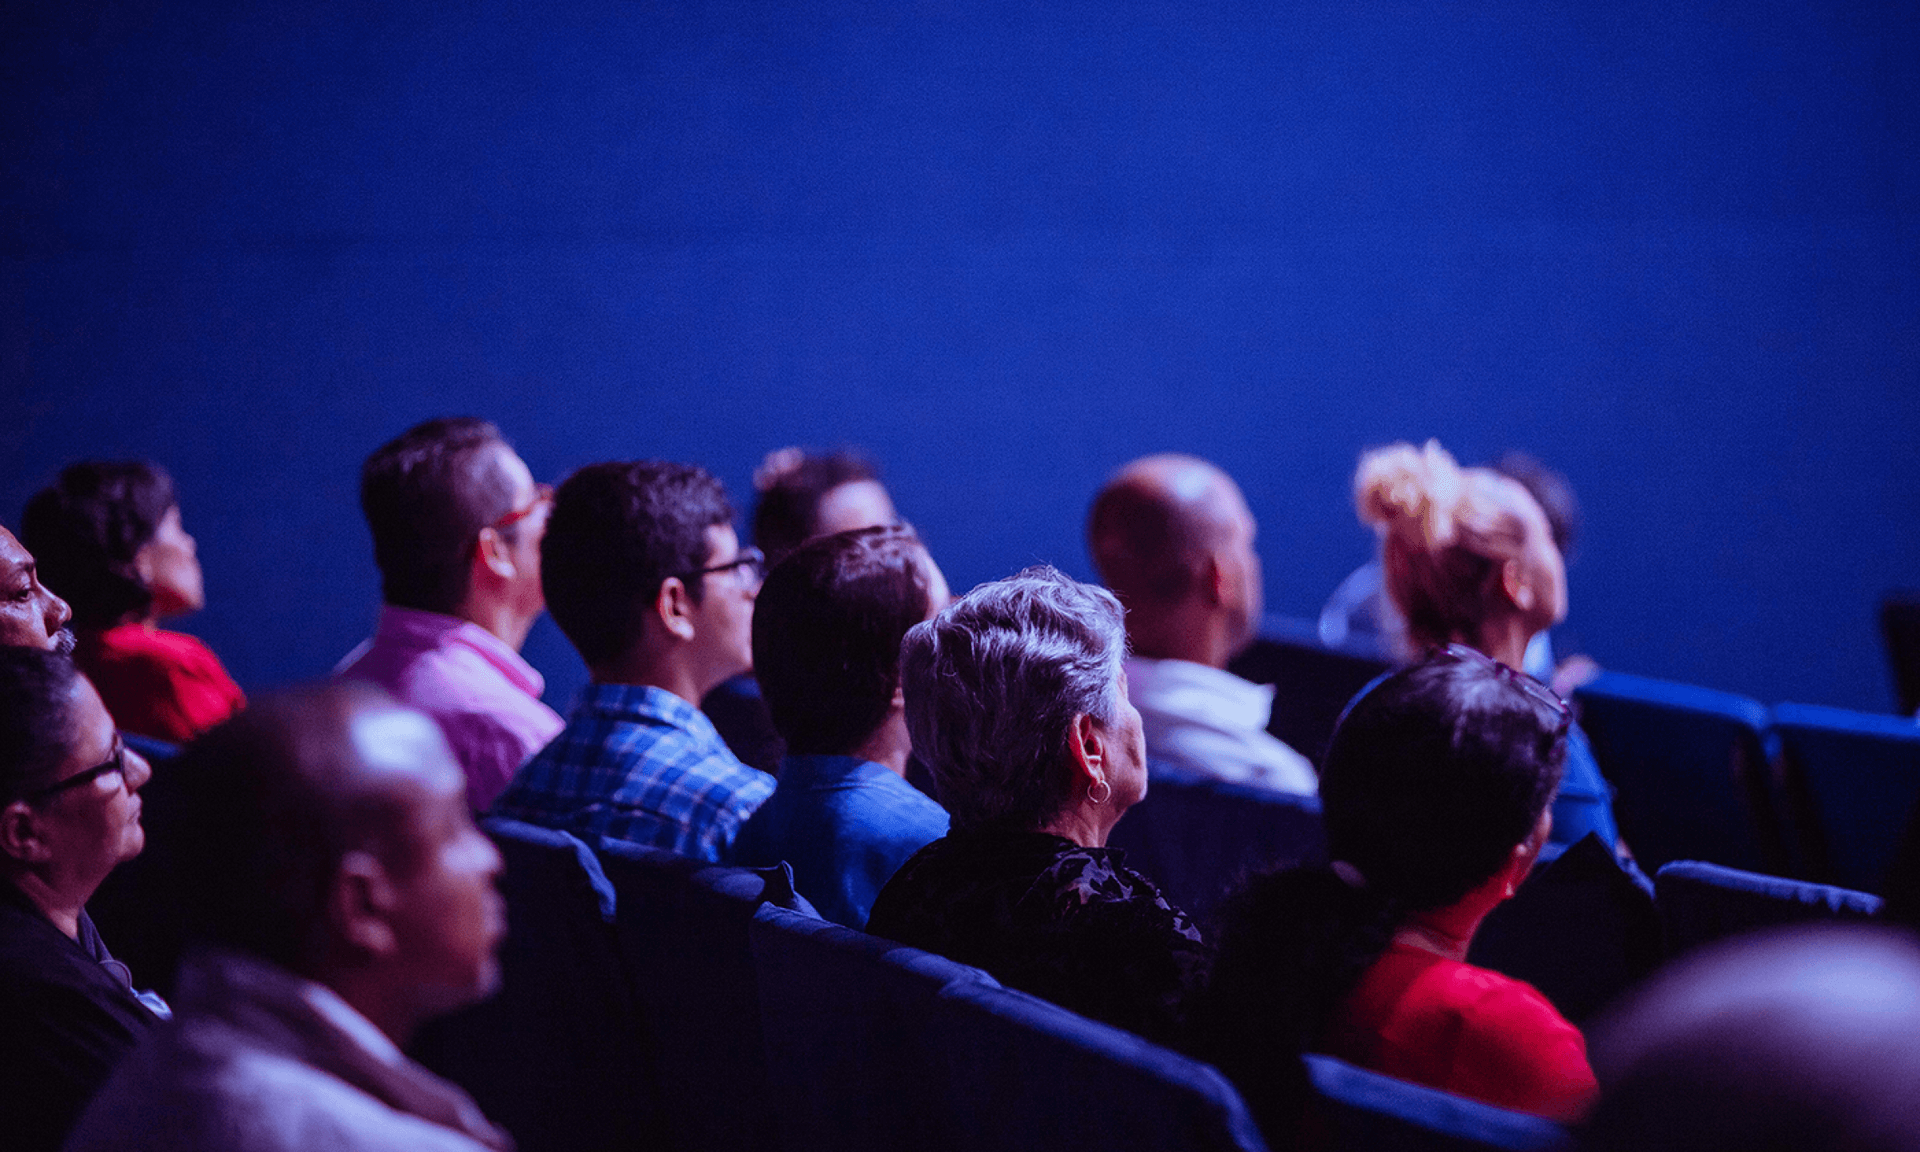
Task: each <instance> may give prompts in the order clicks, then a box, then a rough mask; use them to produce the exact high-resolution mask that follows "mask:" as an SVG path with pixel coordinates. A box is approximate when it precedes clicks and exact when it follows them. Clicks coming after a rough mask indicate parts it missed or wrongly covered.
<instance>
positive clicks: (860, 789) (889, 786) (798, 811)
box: [732, 756, 947, 928]
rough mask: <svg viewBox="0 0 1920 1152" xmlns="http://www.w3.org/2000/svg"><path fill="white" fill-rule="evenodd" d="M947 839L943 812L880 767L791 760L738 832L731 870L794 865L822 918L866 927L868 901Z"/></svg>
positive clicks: (840, 760)
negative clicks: (921, 852)
mask: <svg viewBox="0 0 1920 1152" xmlns="http://www.w3.org/2000/svg"><path fill="white" fill-rule="evenodd" d="M946 834H947V810H946V809H944V808H942V807H940V805H938V804H936V803H934V802H933V801H932V800H930V799H928V798H927V796H926V795H925V794H923V793H922V792H921V791H920V790H919V789H917V788H915V787H914V786H913V785H911V784H909V783H907V782H906V781H905V780H902V779H901V778H900V777H899V776H897V775H895V774H894V773H893V771H892V770H891V769H889V768H887V767H886V766H885V765H883V764H875V763H873V762H872V761H869V760H862V759H860V758H859V757H857V756H788V757H787V758H786V759H785V760H782V761H781V762H780V782H779V784H778V785H777V786H776V787H775V788H774V790H773V795H772V796H770V797H768V799H767V802H766V803H764V804H762V805H761V806H760V808H759V810H758V811H756V812H755V813H754V814H753V817H752V819H750V820H748V821H747V823H746V826H745V827H744V828H742V829H741V830H740V838H739V839H738V840H737V841H735V843H734V846H733V855H732V861H733V863H735V864H743V865H748V866H763V865H768V864H777V863H779V862H780V861H782V860H785V861H786V862H787V863H789V864H791V865H793V886H794V888H795V889H796V890H797V891H798V892H799V893H800V894H801V895H802V896H805V897H806V898H807V899H808V900H809V901H811V902H812V903H813V906H814V907H815V908H818V909H819V910H820V915H822V916H824V917H826V918H827V919H828V920H832V921H833V922H834V923H836V924H844V925H846V926H847V927H849V928H865V927H866V926H867V913H868V911H869V910H871V909H872V907H873V898H874V897H875V896H877V895H879V893H880V889H881V888H882V887H884V886H885V885H886V883H887V881H888V880H891V879H892V878H893V874H894V873H895V872H897V871H898V870H899V868H900V865H902V864H904V863H906V861H907V858H908V857H909V856H912V855H913V854H914V853H915V852H918V851H919V850H920V849H922V848H924V847H926V846H927V845H928V844H931V843H933V842H934V841H935V840H938V839H939V838H940V837H942V836H945V835H946Z"/></svg>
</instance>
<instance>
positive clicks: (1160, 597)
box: [1087, 454, 1260, 664]
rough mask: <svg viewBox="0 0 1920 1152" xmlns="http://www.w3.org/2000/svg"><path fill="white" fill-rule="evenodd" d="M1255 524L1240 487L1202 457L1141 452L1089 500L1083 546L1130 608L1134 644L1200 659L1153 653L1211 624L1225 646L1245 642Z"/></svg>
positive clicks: (1252, 606)
mask: <svg viewBox="0 0 1920 1152" xmlns="http://www.w3.org/2000/svg"><path fill="white" fill-rule="evenodd" d="M1254 527H1255V526H1254V521H1253V514H1252V513H1251V512H1249V511H1248V510H1247V502H1246V499H1245V498H1244V497H1242V496H1241V495H1240V488H1239V486H1238V485H1236V484H1235V483H1234V482H1233V479H1232V478H1231V477H1229V476H1228V475H1227V474H1226V473H1225V472H1222V471H1221V470H1220V469H1218V468H1216V467H1214V466H1213V465H1212V464H1209V463H1208V462H1206V461H1205V460H1201V459H1199V458H1197V457H1194V456H1181V455H1174V454H1163V455H1158V456H1147V457H1143V458H1142V459H1139V460H1135V461H1134V462H1133V463H1131V464H1128V465H1127V466H1126V467H1124V468H1122V469H1120V471H1119V472H1117V473H1115V474H1114V477H1113V479H1111V480H1109V481H1108V482H1107V485H1106V487H1104V488H1102V489H1101V490H1100V494H1099V495H1098V496H1096V497H1095V498H1094V501H1093V509H1092V511H1091V513H1090V514H1089V515H1088V517H1087V547H1088V549H1089V550H1090V551H1091V552H1092V553H1093V562H1094V565H1095V567H1097V568H1098V569H1099V570H1100V578H1101V579H1102V580H1104V581H1105V582H1106V584H1107V586H1108V587H1109V588H1112V589H1113V590H1114V592H1115V593H1117V594H1118V595H1119V597H1120V599H1121V601H1122V602H1123V603H1124V604H1126V606H1127V613H1128V619H1127V631H1128V635H1129V636H1130V637H1131V638H1132V640H1133V643H1134V647H1135V649H1136V650H1138V651H1140V652H1141V653H1142V654H1143V655H1175V656H1179V657H1181V658H1184V659H1200V657H1199V656H1198V655H1196V654H1194V653H1191V652H1179V651H1165V652H1160V651H1154V649H1156V648H1161V649H1171V648H1178V647H1179V646H1180V645H1181V644H1182V643H1183V640H1182V637H1193V638H1194V639H1195V641H1196V642H1197V641H1198V640H1199V639H1201V638H1202V634H1203V633H1207V632H1208V629H1207V628H1206V627H1205V625H1207V624H1208V623H1209V622H1211V623H1212V624H1213V625H1214V626H1215V627H1213V628H1212V631H1214V632H1218V633H1220V634H1221V636H1222V638H1223V639H1224V642H1225V644H1226V647H1227V648H1228V649H1229V650H1232V649H1237V648H1238V647H1239V646H1240V645H1241V644H1244V643H1245V641H1246V640H1247V638H1248V637H1249V636H1250V635H1251V632H1252V627H1253V624H1254V622H1255V621H1257V619H1258V618H1259V614H1260V567H1259V560H1258V558H1257V557H1256V556H1255V555H1254V552H1253V536H1254ZM1163 633H1164V635H1162V634H1163ZM1208 646H1209V648H1217V647H1219V644H1217V643H1213V644H1209V645H1208ZM1224 661H1225V656H1224V655H1221V656H1218V658H1217V659H1216V658H1211V657H1209V658H1206V659H1201V662H1202V663H1210V664H1217V663H1224Z"/></svg>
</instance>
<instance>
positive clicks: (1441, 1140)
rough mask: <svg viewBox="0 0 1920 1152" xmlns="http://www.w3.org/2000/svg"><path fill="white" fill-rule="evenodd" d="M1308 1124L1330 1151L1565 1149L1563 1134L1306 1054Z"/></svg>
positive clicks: (1532, 1119) (1533, 1120)
mask: <svg viewBox="0 0 1920 1152" xmlns="http://www.w3.org/2000/svg"><path fill="white" fill-rule="evenodd" d="M1306 1060H1307V1076H1308V1078H1309V1079H1310V1080H1311V1081H1312V1082H1313V1092H1314V1103H1313V1111H1312V1115H1311V1116H1310V1121H1311V1122H1312V1123H1313V1124H1314V1126H1316V1127H1318V1128H1319V1129H1320V1130H1321V1131H1323V1132H1324V1133H1326V1134H1327V1136H1328V1137H1329V1138H1330V1139H1329V1144H1330V1146H1331V1148H1332V1149H1334V1150H1335V1152H1472V1150H1478V1149H1490V1148H1503V1149H1512V1150H1515V1152H1520V1150H1527V1152H1532V1150H1535V1149H1548V1148H1565V1147H1570V1146H1571V1144H1572V1141H1571V1140H1570V1139H1569V1138H1568V1135H1567V1131H1566V1129H1564V1128H1562V1127H1560V1125H1558V1124H1555V1123H1553V1122H1552V1121H1551V1120H1544V1119H1541V1118H1540V1117H1538V1116H1529V1115H1527V1114H1526V1113H1523V1112H1510V1111H1508V1110H1507V1109H1505V1108H1496V1107H1494V1106H1493V1105H1491V1104H1482V1103H1480V1102H1479V1101H1478V1100H1468V1099H1466V1098H1465V1097H1463V1096H1455V1095H1453V1094H1452V1093H1450V1092H1442V1091H1440V1090H1439V1089H1437V1088H1428V1087H1426V1086H1425V1085H1421V1084H1410V1083H1408V1082H1407V1081H1405V1080H1396V1079H1394V1078H1393V1077H1391V1076H1382V1075H1380V1074H1379V1073H1377V1072H1369V1071H1367V1070H1366V1069H1364V1068H1356V1067H1354V1066H1353V1065H1351V1064H1347V1063H1345V1062H1343V1061H1340V1060H1336V1059H1334V1058H1333V1057H1331V1056H1319V1055H1310V1056H1308V1057H1307V1058H1306Z"/></svg>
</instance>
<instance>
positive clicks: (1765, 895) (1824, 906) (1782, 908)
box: [1653, 860, 1880, 956]
mask: <svg viewBox="0 0 1920 1152" xmlns="http://www.w3.org/2000/svg"><path fill="white" fill-rule="evenodd" d="M1653 885H1654V893H1655V896H1654V901H1655V905H1656V907H1658V909H1659V911H1660V931H1661V935H1662V937H1664V939H1665V943H1666V951H1667V955H1669V956H1678V955H1679V954H1680V953H1682V952H1686V951H1688V950H1689V949H1693V948H1698V947H1699V946H1701V945H1702V944H1711V943H1713V942H1714V941H1716V940H1720V939H1724V938H1725V937H1728V936H1734V935H1738V934H1739V933H1742V932H1751V931H1754V930H1756V929H1760V928H1774V927H1779V926H1781V925H1786V924H1802V923H1807V922H1810V921H1831V920H1871V919H1873V918H1874V917H1875V916H1877V915H1878V914H1879V912H1880V898H1879V897H1878V896H1873V895H1870V894H1868V893H1866V892H1855V891H1853V890H1851V889H1847V888H1835V887H1833V886H1831V885H1828V884H1810V883H1808V882H1806V881H1803V880H1783V879H1781V878H1780V877H1778V876H1761V875H1758V874H1756V873H1753V872H1742V871H1740V870H1739V869H1737V868H1722V867H1721V866H1719V865H1717V864H1704V863H1701V862H1700V861H1697V860H1677V861H1675V862H1673V863H1671V864H1669V865H1667V866H1666V867H1664V868H1662V869H1660V872H1659V874H1658V875H1656V876H1655V877H1654V878H1653Z"/></svg>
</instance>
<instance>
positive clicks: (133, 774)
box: [0, 646, 167, 1152]
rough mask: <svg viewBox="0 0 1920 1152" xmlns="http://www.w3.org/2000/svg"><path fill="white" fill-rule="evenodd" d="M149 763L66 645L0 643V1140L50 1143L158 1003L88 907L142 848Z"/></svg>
mask: <svg viewBox="0 0 1920 1152" xmlns="http://www.w3.org/2000/svg"><path fill="white" fill-rule="evenodd" d="M151 776H152V770H151V769H150V768H148V767H147V762H146V761H145V760H143V759H141V757H140V754H139V753H138V752H134V751H131V750H130V749H128V748H127V746H126V744H125V743H124V742H122V741H121V739H120V737H119V736H118V735H117V734H116V733H115V732H114V730H113V719H112V717H110V716H108V715H107V708H106V705H105V704H102V703H101V702H100V694H99V693H98V692H96V691H94V689H93V685H92V684H89V683H88V682H87V679H86V677H84V676H82V675H80V674H79V672H78V671H76V670H75V668H74V666H73V662H72V661H71V660H69V659H67V658H66V657H65V656H59V655H55V654H53V653H49V652H45V651H40V650H37V649H34V648H29V647H19V646H9V647H0V1069H5V1072H4V1074H0V1143H4V1144H5V1146H6V1147H8V1148H15V1149H21V1150H34V1149H46V1150H47V1152H52V1150H53V1149H57V1148H59V1147H60V1145H61V1143H62V1142H63V1141H64V1140H65V1138H66V1135H67V1130H68V1129H69V1128H70V1127H71V1126H72V1124H73V1122H74V1120H75V1118H76V1117H78V1116H79V1114H80V1110H81V1109H82V1108H83V1107H84V1106H85V1105H86V1102H87V1100H88V1098H89V1097H91V1096H92V1095H93V1093H94V1092H95V1090H96V1089H98V1088H99V1086H100V1084H101V1082H102V1081H104V1080H105V1079H106V1077H107V1075H108V1073H110V1072H111V1071H112V1070H113V1067H114V1065H115V1064H117V1063H118V1062H119V1061H120V1058H121V1057H122V1056H124V1055H125V1054H126V1053H127V1052H128V1051H129V1050H131V1049H132V1047H133V1046H134V1044H135V1043H136V1042H137V1041H138V1040H139V1039H140V1037H141V1036H143V1035H144V1034H146V1032H147V1031H148V1030H149V1029H150V1028H152V1026H153V1024H154V1023H155V1022H156V1021H157V1020H159V1019H162V1018H164V1016H165V1015H167V1007H166V1004H165V1003H164V1002H163V1001H161V1000H160V998H159V997H157V996H155V995H154V994H153V993H151V992H146V993H138V992H135V991H134V988H133V983H132V977H131V975H130V974H129V973H128V971H127V968H126V965H124V964H121V963H120V962H119V961H117V960H115V959H114V958H113V956H112V955H111V954H110V953H108V951H107V949H106V946H105V944H103V943H102V942H101V940H100V933H99V932H98V931H96V930H95V929H94V926H93V921H92V920H91V919H89V918H88V916H87V909H86V905H87V901H88V900H89V899H90V898H91V897H92V896H93V894H94V891H95V890H96V889H97V888H99V887H100V882H101V881H103V880H105V879H106V878H107V874H108V873H109V872H111V871H113V869H114V868H115V867H116V866H117V865H119V864H121V863H122V862H124V861H126V860H129V859H132V858H133V857H134V856H136V855H138V854H139V853H140V850H141V849H142V848H143V847H144V846H145V843H146V833H145V830H144V829H143V828H142V827H141V825H140V808H141V799H140V796H139V795H138V793H139V791H140V787H141V785H143V784H145V783H146V782H147V780H148V779H149V777H151Z"/></svg>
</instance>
